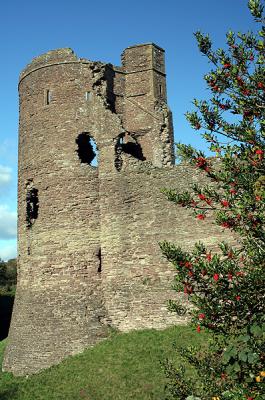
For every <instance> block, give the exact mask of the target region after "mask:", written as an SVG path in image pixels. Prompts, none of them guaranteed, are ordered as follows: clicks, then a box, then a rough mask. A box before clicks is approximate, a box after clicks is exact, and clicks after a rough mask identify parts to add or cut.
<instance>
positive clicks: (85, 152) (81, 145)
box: [76, 132, 98, 167]
mask: <svg viewBox="0 0 265 400" xmlns="http://www.w3.org/2000/svg"><path fill="white" fill-rule="evenodd" d="M76 143H77V146H78V148H77V150H76V151H77V154H78V157H79V160H80V162H81V163H84V164H88V165H91V166H92V167H97V166H98V148H97V145H96V142H95V140H94V139H93V138H92V136H90V135H89V134H88V133H87V132H82V133H80V135H78V137H77V139H76Z"/></svg>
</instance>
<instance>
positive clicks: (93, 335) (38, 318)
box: [4, 49, 119, 374]
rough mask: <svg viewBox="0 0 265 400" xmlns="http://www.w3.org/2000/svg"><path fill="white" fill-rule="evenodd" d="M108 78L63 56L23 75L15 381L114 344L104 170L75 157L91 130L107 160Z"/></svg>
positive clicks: (11, 356) (10, 361)
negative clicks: (106, 301) (105, 275)
mask: <svg viewBox="0 0 265 400" xmlns="http://www.w3.org/2000/svg"><path fill="white" fill-rule="evenodd" d="M105 75H106V70H105V66H104V65H101V64H100V63H91V62H88V61H85V60H78V59H77V57H76V56H75V55H74V54H73V53H72V52H71V51H70V50H68V49H62V50H59V51H54V52H50V53H47V54H46V55H44V56H42V57H39V58H38V59H36V60H35V61H33V63H32V64H30V65H29V66H28V67H27V69H26V70H25V71H24V72H23V73H22V76H21V80H20V87H19V92H20V144H19V194H18V209H19V228H18V234H19V256H18V266H19V276H18V287H17V295H16V301H15V307H14V313H13V318H12V324H11V328H10V333H9V345H8V348H7V351H6V356H5V362H4V368H5V369H7V370H11V371H13V372H14V373H16V374H20V373H23V374H25V373H32V372H36V371H38V370H39V369H41V368H45V367H47V366H50V365H52V364H54V363H57V362H59V361H60V360H61V359H63V358H65V357H66V356H67V355H69V354H74V353H76V352H79V351H81V350H82V349H84V347H86V346H88V345H91V344H93V343H95V342H97V341H98V340H100V338H102V337H104V336H106V328H105V325H104V324H103V323H102V319H103V317H104V316H105V309H104V305H103V303H102V296H101V293H102V289H101V277H100V268H101V266H100V262H101V260H100V258H101V255H100V214H99V202H98V198H99V179H98V168H96V167H93V166H91V165H88V164H87V163H85V162H81V160H80V157H79V155H78V152H77V150H78V144H77V139H78V137H79V134H80V133H82V132H88V133H89V134H90V135H91V136H92V137H93V138H94V139H95V141H96V142H97V145H98V148H99V158H100V150H101V147H102V146H103V145H104V140H107V139H106V136H105V129H104V127H105V124H108V126H109V127H111V126H115V127H117V128H115V132H116V131H117V129H118V127H119V125H118V124H119V122H118V119H117V117H116V116H114V115H113V114H112V113H111V111H109V110H108V109H107V108H106V104H107V100H106V99H107V95H106V86H107V85H106V77H105ZM48 91H49V92H48ZM87 92H88V93H89V95H87V94H86V93H87ZM109 130H110V131H111V128H109ZM118 133H119V132H118ZM102 137H104V140H101V138H102ZM99 162H100V160H99ZM36 191H37V192H36ZM34 193H35V197H36V196H37V202H38V204H37V205H36V204H35V205H34V201H35V203H36V198H35V199H34V198H31V199H30V196H32V195H34ZM36 193H37V195H36ZM33 197H34V196H33ZM36 206H37V207H38V210H37V215H34V216H33V217H32V218H29V215H28V213H29V214H30V208H34V207H35V208H36ZM31 211H32V210H31ZM34 212H35V214H36V209H35V211H34V210H33V214H34ZM29 225H30V226H29Z"/></svg>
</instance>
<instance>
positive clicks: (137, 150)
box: [114, 134, 146, 171]
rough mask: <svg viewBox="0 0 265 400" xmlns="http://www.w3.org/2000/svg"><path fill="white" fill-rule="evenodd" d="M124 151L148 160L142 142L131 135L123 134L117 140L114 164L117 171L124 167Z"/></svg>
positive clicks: (137, 157)
mask: <svg viewBox="0 0 265 400" xmlns="http://www.w3.org/2000/svg"><path fill="white" fill-rule="evenodd" d="M125 140H126V142H125ZM122 153H126V154H129V155H131V156H132V157H134V158H136V159H137V160H140V161H145V160H146V158H145V157H144V155H143V150H142V147H141V145H140V143H138V142H137V140H136V139H134V138H132V137H131V136H130V135H127V136H126V137H125V134H122V135H120V136H119V137H118V140H117V142H116V145H115V160H114V165H115V168H116V169H117V171H121V168H122V164H123V160H122Z"/></svg>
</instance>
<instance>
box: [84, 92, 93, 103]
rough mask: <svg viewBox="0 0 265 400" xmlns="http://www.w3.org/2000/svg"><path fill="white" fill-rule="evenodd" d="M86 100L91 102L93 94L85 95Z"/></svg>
mask: <svg viewBox="0 0 265 400" xmlns="http://www.w3.org/2000/svg"><path fill="white" fill-rule="evenodd" d="M85 99H86V101H91V100H92V93H91V92H86V93H85Z"/></svg>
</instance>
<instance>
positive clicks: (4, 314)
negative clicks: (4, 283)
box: [0, 295, 14, 340]
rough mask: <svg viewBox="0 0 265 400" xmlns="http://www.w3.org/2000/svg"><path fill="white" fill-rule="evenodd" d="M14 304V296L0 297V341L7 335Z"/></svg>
mask: <svg viewBox="0 0 265 400" xmlns="http://www.w3.org/2000/svg"><path fill="white" fill-rule="evenodd" d="M13 304H14V296H8V295H7V296H0V340H3V339H5V338H6V337H7V335H8V330H9V325H10V321H11V315H12V310H13Z"/></svg>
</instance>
